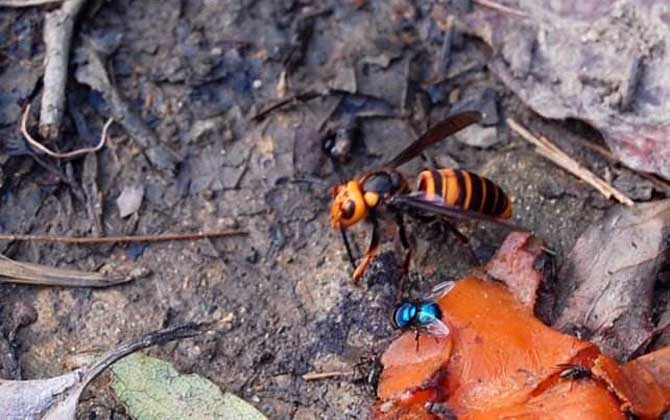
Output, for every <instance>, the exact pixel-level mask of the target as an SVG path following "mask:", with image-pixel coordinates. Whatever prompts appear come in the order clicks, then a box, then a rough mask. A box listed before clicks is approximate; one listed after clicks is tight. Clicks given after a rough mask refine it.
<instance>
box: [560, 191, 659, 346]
mask: <svg viewBox="0 0 670 420" xmlns="http://www.w3.org/2000/svg"><path fill="white" fill-rule="evenodd" d="M669 228H670V200H665V201H657V202H653V203H648V204H644V205H639V206H637V207H636V208H633V209H627V208H623V207H615V208H613V209H612V210H611V211H610V212H609V213H608V214H607V215H606V216H605V217H604V218H603V219H602V220H601V221H600V222H598V223H597V224H596V225H594V226H591V227H590V228H589V229H587V230H586V231H585V232H584V234H582V236H581V237H580V238H579V239H578V240H577V242H576V243H575V246H574V248H573V249H572V251H571V252H570V254H569V255H568V257H567V260H566V262H565V263H564V264H563V267H562V269H561V271H560V273H559V278H560V282H559V284H561V285H562V289H561V290H560V291H559V293H558V299H559V307H560V308H561V310H560V316H559V317H558V319H557V321H556V323H555V324H554V326H555V327H556V328H558V329H561V330H563V331H566V330H572V329H578V330H580V331H586V332H587V333H588V334H590V336H589V339H590V341H592V342H594V343H596V344H598V345H599V346H600V347H601V348H602V349H603V351H604V352H605V353H607V354H610V355H612V356H614V357H616V358H618V359H626V358H628V357H630V356H631V355H632V354H633V353H634V352H636V351H637V350H638V349H640V348H641V347H643V346H644V345H645V344H646V343H648V342H649V339H650V338H651V337H652V335H653V334H654V332H655V326H654V325H653V324H652V322H651V319H652V308H653V301H654V299H655V294H654V290H655V287H656V281H657V277H658V276H657V275H658V273H659V271H660V270H661V269H662V268H663V266H664V264H665V263H666V262H667V260H668V246H670V243H669V242H668V229H669Z"/></svg>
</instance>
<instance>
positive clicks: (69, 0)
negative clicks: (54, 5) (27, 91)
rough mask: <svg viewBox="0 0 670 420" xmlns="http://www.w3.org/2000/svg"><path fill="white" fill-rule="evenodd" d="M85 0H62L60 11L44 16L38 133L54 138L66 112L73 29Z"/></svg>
mask: <svg viewBox="0 0 670 420" xmlns="http://www.w3.org/2000/svg"><path fill="white" fill-rule="evenodd" d="M84 3H86V0H65V2H64V3H63V5H62V6H61V7H60V9H57V10H54V11H53V12H49V13H47V14H46V16H45V17H44V44H45V49H46V53H45V54H44V64H45V68H44V94H43V96H42V107H41V109H40V134H41V135H42V137H44V138H46V139H55V138H57V137H58V134H59V132H60V123H61V120H62V118H63V112H64V110H65V85H66V84H67V69H68V59H69V56H70V41H71V39H72V30H73V29H74V23H75V20H76V18H77V15H78V14H79V11H80V10H81V9H82V7H83V6H84Z"/></svg>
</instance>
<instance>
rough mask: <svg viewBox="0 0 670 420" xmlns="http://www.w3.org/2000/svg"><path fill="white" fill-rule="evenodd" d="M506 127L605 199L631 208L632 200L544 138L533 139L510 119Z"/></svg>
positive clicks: (525, 130) (529, 133)
mask: <svg viewBox="0 0 670 420" xmlns="http://www.w3.org/2000/svg"><path fill="white" fill-rule="evenodd" d="M507 125H509V126H510V128H511V129H512V130H514V131H515V132H516V133H517V134H519V135H520V136H521V137H522V138H524V139H525V140H526V141H528V142H529V143H532V144H534V145H535V146H536V147H537V149H536V150H537V152H538V153H539V154H541V155H542V156H544V157H546V158H547V159H549V160H551V161H552V162H554V163H555V164H557V165H558V166H560V167H561V168H563V169H565V170H566V171H568V172H570V173H571V174H573V175H574V176H576V177H577V178H579V179H581V180H583V181H584V182H587V183H588V184H590V185H591V186H592V187H593V188H595V189H596V190H598V191H600V193H601V194H602V195H604V196H605V197H606V198H608V199H609V198H612V197H614V198H615V199H616V200H617V201H619V202H620V203H623V204H625V205H627V206H633V204H634V203H633V200H631V199H630V198H628V197H627V196H626V195H625V194H624V193H622V192H621V191H619V190H617V189H616V188H614V187H613V186H611V185H610V184H608V183H607V182H605V181H603V180H602V179H600V178H598V177H597V176H596V175H594V174H593V172H591V171H589V170H588V169H586V168H585V167H583V166H582V165H580V164H579V163H578V162H577V161H575V160H574V159H573V158H571V157H570V156H568V155H566V154H565V152H563V151H562V150H561V149H559V148H558V147H556V146H555V145H554V144H553V143H552V142H550V141H549V140H548V139H547V138H546V137H543V136H540V137H535V136H534V135H533V134H532V133H531V132H530V131H528V130H527V129H526V128H525V127H523V126H522V125H521V124H519V123H518V122H516V121H514V120H513V119H511V118H508V119H507Z"/></svg>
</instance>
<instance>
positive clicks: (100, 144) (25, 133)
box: [21, 105, 114, 159]
mask: <svg viewBox="0 0 670 420" xmlns="http://www.w3.org/2000/svg"><path fill="white" fill-rule="evenodd" d="M29 115H30V105H28V106H26V109H25V111H23V117H22V118H21V133H23V137H24V138H25V139H26V141H27V142H28V144H30V145H31V146H32V147H34V148H35V149H37V150H39V151H40V152H43V153H44V154H46V155H48V156H51V157H53V158H56V159H72V158H75V157H78V156H81V155H85V154H87V153H93V152H97V151H98V150H100V149H102V147H103V146H104V145H105V142H106V140H107V130H108V129H109V126H110V125H112V123H113V122H114V119H112V118H110V119H108V120H107V122H106V123H105V126H104V127H103V128H102V134H101V135H100V141H99V142H98V144H97V145H95V146H94V147H84V148H82V149H77V150H73V151H71V152H66V153H59V152H54V151H53V150H51V149H49V148H48V147H46V146H44V145H42V144H41V143H40V142H38V141H37V140H35V139H34V138H33V137H32V136H31V135H30V133H29V132H28V116H29Z"/></svg>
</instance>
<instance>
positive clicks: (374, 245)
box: [353, 219, 379, 284]
mask: <svg viewBox="0 0 670 420" xmlns="http://www.w3.org/2000/svg"><path fill="white" fill-rule="evenodd" d="M378 248H379V226H378V224H377V220H375V219H372V239H371V240H370V246H368V250H367V251H365V255H363V259H362V260H361V262H360V263H358V267H356V270H354V276H353V278H354V283H355V284H358V281H359V280H360V279H361V277H363V274H365V270H366V269H367V268H368V265H369V264H370V261H372V257H374V256H375V255H376V254H377V249H378Z"/></svg>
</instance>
